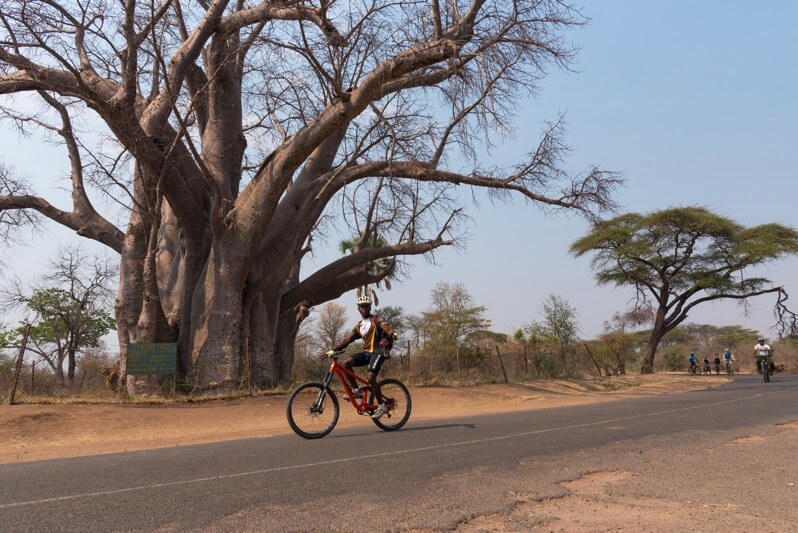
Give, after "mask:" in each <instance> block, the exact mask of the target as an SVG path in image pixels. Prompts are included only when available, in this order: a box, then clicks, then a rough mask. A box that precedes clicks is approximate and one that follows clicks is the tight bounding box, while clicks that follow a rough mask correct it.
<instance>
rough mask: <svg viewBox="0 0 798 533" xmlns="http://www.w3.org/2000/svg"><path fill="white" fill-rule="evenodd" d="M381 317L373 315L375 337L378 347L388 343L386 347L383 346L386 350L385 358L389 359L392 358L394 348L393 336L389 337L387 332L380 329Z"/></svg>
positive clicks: (372, 322)
mask: <svg viewBox="0 0 798 533" xmlns="http://www.w3.org/2000/svg"><path fill="white" fill-rule="evenodd" d="M380 322H381V321H380V317H379V316H378V315H371V325H372V326H373V327H374V328H375V329H374V331H375V335H376V337H377V338H376V339H375V340H376V341H377V345H378V346H382V345H383V341H387V342H386V346H382V347H383V348H385V358H386V359H388V358H390V357H391V348H393V336H392V335H389V334H388V333H387V332H386V331H385V330H383V329H382V327H380Z"/></svg>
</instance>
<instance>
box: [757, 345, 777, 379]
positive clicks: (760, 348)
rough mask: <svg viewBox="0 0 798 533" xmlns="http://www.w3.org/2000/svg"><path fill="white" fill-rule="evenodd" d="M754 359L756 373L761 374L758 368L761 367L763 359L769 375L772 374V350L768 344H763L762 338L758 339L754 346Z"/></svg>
mask: <svg viewBox="0 0 798 533" xmlns="http://www.w3.org/2000/svg"><path fill="white" fill-rule="evenodd" d="M754 357H756V371H757V372H758V373H760V374H761V373H762V371H761V370H759V368H760V366H761V365H762V360H763V359H764V360H765V361H767V362H768V368H769V369H770V373H771V374H772V373H773V369H774V367H775V366H776V365H774V364H773V350H772V349H771V348H770V345H769V344H766V343H765V339H764V337H760V338H759V342H757V343H756V345H754Z"/></svg>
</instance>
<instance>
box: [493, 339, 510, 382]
mask: <svg viewBox="0 0 798 533" xmlns="http://www.w3.org/2000/svg"><path fill="white" fill-rule="evenodd" d="M496 355H498V356H499V364H500V365H501V366H502V374H503V375H504V382H505V383H510V380H509V379H507V371H506V370H505V369H504V361H502V353H501V352H500V351H499V345H498V344H496Z"/></svg>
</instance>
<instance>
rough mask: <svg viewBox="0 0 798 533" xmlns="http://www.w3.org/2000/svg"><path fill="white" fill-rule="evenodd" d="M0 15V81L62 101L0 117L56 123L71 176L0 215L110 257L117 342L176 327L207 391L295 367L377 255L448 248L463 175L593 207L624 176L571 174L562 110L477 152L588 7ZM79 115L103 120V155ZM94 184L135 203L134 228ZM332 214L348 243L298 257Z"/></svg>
mask: <svg viewBox="0 0 798 533" xmlns="http://www.w3.org/2000/svg"><path fill="white" fill-rule="evenodd" d="M0 23H1V24H0V93H2V94H6V95H9V94H12V95H13V94H16V93H29V94H30V95H32V97H34V98H37V99H39V100H41V102H42V104H43V105H44V106H46V108H47V109H48V110H49V112H47V113H45V112H41V113H36V114H30V113H29V114H27V115H26V114H23V113H21V112H19V110H17V109H15V108H14V107H13V106H6V107H5V108H4V113H5V115H6V116H7V117H9V118H11V119H12V120H13V121H14V122H15V123H16V124H18V125H20V126H23V127H32V126H34V125H35V126H37V127H42V128H46V129H47V130H49V131H51V132H52V133H53V134H55V135H57V136H60V138H61V139H62V141H63V143H64V145H65V147H66V148H67V155H68V158H69V163H70V168H71V183H72V209H71V210H63V209H58V208H56V207H54V205H53V203H52V202H50V201H48V200H47V199H45V198H42V197H40V196H38V195H36V193H35V183H34V184H32V185H28V184H25V183H23V182H22V181H21V180H20V179H19V178H18V177H15V176H13V174H12V176H11V177H10V179H9V180H7V182H6V183H4V184H3V190H2V191H0V210H1V212H3V213H6V212H10V211H14V212H16V213H19V212H25V213H33V212H35V213H38V214H39V215H40V216H43V217H46V218H48V219H50V220H52V221H54V222H57V223H59V224H62V225H65V226H67V227H69V228H72V229H73V230H75V231H76V232H77V233H78V234H80V235H82V236H84V237H87V238H89V239H94V240H96V241H99V242H101V243H103V244H105V245H106V246H108V247H109V248H111V249H113V250H115V251H116V252H117V253H118V254H119V256H120V286H119V293H118V297H117V301H116V311H115V312H116V319H117V324H118V331H119V338H120V346H122V347H124V346H126V344H127V343H128V342H150V341H162V342H163V341H175V342H177V343H178V348H179V353H180V366H181V368H180V370H181V371H182V372H183V373H184V374H185V375H186V376H187V378H188V379H189V381H190V382H192V383H194V384H195V385H196V386H197V387H198V388H199V389H207V388H214V387H219V388H227V389H229V388H233V387H236V386H237V385H238V383H239V379H240V376H241V375H242V362H243V361H250V364H251V365H252V369H251V374H252V376H253V377H254V378H255V379H256V380H257V381H258V382H275V381H278V380H284V379H286V378H287V377H288V376H289V375H290V366H291V357H292V347H293V338H294V337H293V336H295V335H296V331H297V327H298V324H299V323H300V322H301V320H302V319H303V318H304V317H305V316H306V315H307V310H308V309H309V308H310V307H312V306H315V305H319V304H321V303H324V302H326V301H328V300H330V299H333V298H336V297H337V296H339V295H341V294H343V293H344V292H346V291H348V290H351V289H353V288H354V287H358V286H363V285H367V284H369V283H374V282H376V281H379V280H380V279H382V278H383V277H384V276H385V275H386V274H387V273H388V272H386V271H385V270H380V269H377V270H375V269H374V268H373V265H375V264H381V263H382V262H381V260H383V259H389V261H388V264H391V265H393V263H394V262H395V261H396V260H398V258H401V257H403V256H407V255H414V254H426V253H431V252H432V251H434V250H435V249H437V248H439V247H441V246H445V245H449V244H452V243H454V242H456V240H457V239H458V236H459V235H460V233H459V230H458V229H457V228H458V223H459V217H460V215H459V213H460V211H459V207H458V206H456V205H454V204H453V203H452V202H453V201H454V200H456V195H455V194H454V193H453V192H452V187H454V186H457V185H465V186H469V187H475V188H484V189H487V190H488V191H490V192H491V193H493V194H494V195H496V196H497V197H500V198H504V197H507V196H508V195H510V194H516V195H518V196H519V197H523V198H526V199H527V200H529V201H530V202H532V203H534V204H536V205H539V206H541V207H544V208H549V207H550V208H565V209H573V210H577V211H580V212H582V213H584V214H585V215H587V216H593V215H595V214H596V213H599V212H601V211H602V210H604V209H605V208H608V207H611V200H610V198H609V195H610V193H611V191H612V189H613V188H614V187H615V186H616V185H617V183H618V180H619V178H618V176H617V175H615V174H613V173H609V172H605V171H602V170H600V169H598V168H591V169H588V170H587V171H585V172H583V173H580V174H577V175H568V174H567V173H566V172H565V171H564V170H563V168H562V158H563V156H564V154H565V153H566V152H567V150H566V147H565V145H564V143H563V128H562V122H561V120H559V119H557V120H555V121H554V122H553V123H551V124H549V125H548V126H547V127H545V128H544V129H543V132H542V133H541V136H540V139H539V140H538V141H535V142H531V143H530V150H529V153H528V154H527V156H521V157H519V162H518V163H517V164H515V165H509V166H508V167H507V168H483V167H481V166H480V165H479V164H478V162H477V154H478V149H479V148H480V146H484V143H485V141H487V142H488V143H489V142H490V137H491V135H493V134H494V133H495V132H496V131H500V132H505V133H506V132H508V131H509V129H508V128H509V127H510V125H511V121H510V119H511V118H512V115H513V113H514V112H515V110H516V103H517V102H518V100H519V98H521V97H523V96H525V95H528V94H530V92H531V91H533V90H534V89H535V87H536V86H537V83H538V82H539V80H540V79H541V77H542V75H543V74H544V73H545V69H546V68H547V67H549V66H552V65H554V66H559V67H567V65H568V64H569V62H570V61H571V59H572V57H573V54H574V51H573V49H572V48H571V47H569V46H568V45H567V44H566V42H565V40H564V38H563V34H564V32H565V31H567V30H568V29H570V28H572V27H576V26H579V25H581V24H582V23H584V19H583V17H582V15H581V14H580V13H579V12H578V11H576V10H575V9H574V8H573V7H571V6H569V5H567V4H565V3H563V2H560V1H555V0H493V1H489V0H469V1H461V0H445V1H440V0H429V1H424V2H418V1H404V0H398V1H393V2H385V1H378V0H360V1H353V2H338V1H335V0H316V1H308V0H294V1H292V0H285V1H280V2H275V1H261V2H258V1H254V0H236V1H235V2H233V1H230V0H197V1H196V2H187V1H186V0H161V1H148V2H141V1H138V2H137V1H136V0H125V1H123V2H108V1H107V0H72V1H67V0H13V1H12V0H0ZM81 116H90V117H92V118H93V119H95V120H97V119H98V120H99V121H100V122H101V123H102V124H103V125H104V127H105V128H106V130H105V131H103V132H101V134H102V135H103V137H104V138H103V139H102V140H101V146H100V147H97V146H93V147H92V146H90V145H91V144H92V143H91V140H92V137H91V136H86V135H85V132H81V131H80V128H78V127H75V126H74V122H75V119H76V117H81ZM96 137H97V135H96V134H95V135H94V138H95V139H96ZM98 142H99V141H98ZM5 155H6V157H8V154H5ZM92 184H94V185H99V188H100V189H101V190H103V191H109V192H111V195H112V197H113V199H114V200H116V201H121V202H122V203H123V204H125V207H126V208H127V209H128V212H127V217H128V218H127V226H126V229H125V230H124V231H122V230H120V229H119V228H117V227H116V225H114V224H113V223H111V221H109V219H108V217H107V216H103V215H102V214H100V213H99V212H98V210H97V208H96V207H95V206H94V205H93V204H92V202H91V201H90V195H89V194H88V191H87V189H88V188H90V187H91V186H92ZM125 198H127V199H128V200H127V201H125V200H124V199H125ZM338 207H346V208H347V209H346V210H345V211H340V210H339V209H337V208H338ZM337 213H344V217H345V218H344V220H343V221H341V219H340V217H337V216H336V214H337ZM3 216H6V215H3ZM13 216H14V217H16V218H12V216H11V215H8V216H7V218H6V219H4V220H7V221H8V222H9V223H23V222H26V218H25V216H27V217H30V215H29V214H27V215H25V216H21V215H18V214H17V215H13ZM330 217H332V218H333V219H337V220H338V224H339V226H330V224H332V222H330ZM340 224H343V225H344V227H346V228H347V230H346V231H347V233H346V234H344V235H343V238H345V239H349V238H353V237H354V238H357V239H358V243H359V246H358V247H357V249H356V250H355V251H354V253H351V254H347V255H346V256H344V257H341V258H340V259H338V260H336V261H333V262H332V263H330V264H328V265H325V266H323V267H322V268H320V269H319V270H318V271H316V272H312V273H302V272H301V266H302V259H303V257H305V256H306V254H307V253H308V252H309V251H310V250H312V247H311V246H310V243H311V242H312V241H311V239H312V238H313V236H314V235H315V232H317V231H319V230H323V229H324V228H325V227H326V228H327V230H328V231H329V228H330V227H337V228H340ZM376 236H379V239H376V238H375V237H376ZM373 242H385V243H387V244H385V245H382V246H376V247H375V246H369V245H368V244H369V243H373ZM392 269H393V267H391V269H390V270H392ZM121 364H122V368H121V371H122V374H124V372H125V356H124V353H123V354H122V363H121ZM152 385H153V382H152V378H135V379H134V378H133V377H132V376H131V377H130V379H128V382H127V386H128V389H129V390H130V392H132V393H135V392H137V391H142V390H147V389H148V387H151V386H152Z"/></svg>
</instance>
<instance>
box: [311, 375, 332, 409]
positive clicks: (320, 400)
mask: <svg viewBox="0 0 798 533" xmlns="http://www.w3.org/2000/svg"><path fill="white" fill-rule="evenodd" d="M330 380H332V372H327V375H326V376H324V381H323V382H322V385H323V387H322V388H321V390H320V391H319V395H318V396H317V397H316V402H315V403H314V404H313V407H312V409H311V410H312V411H315V412H317V413H319V414H321V413H323V412H324V398H326V397H327V388H328V387H329V386H330Z"/></svg>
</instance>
